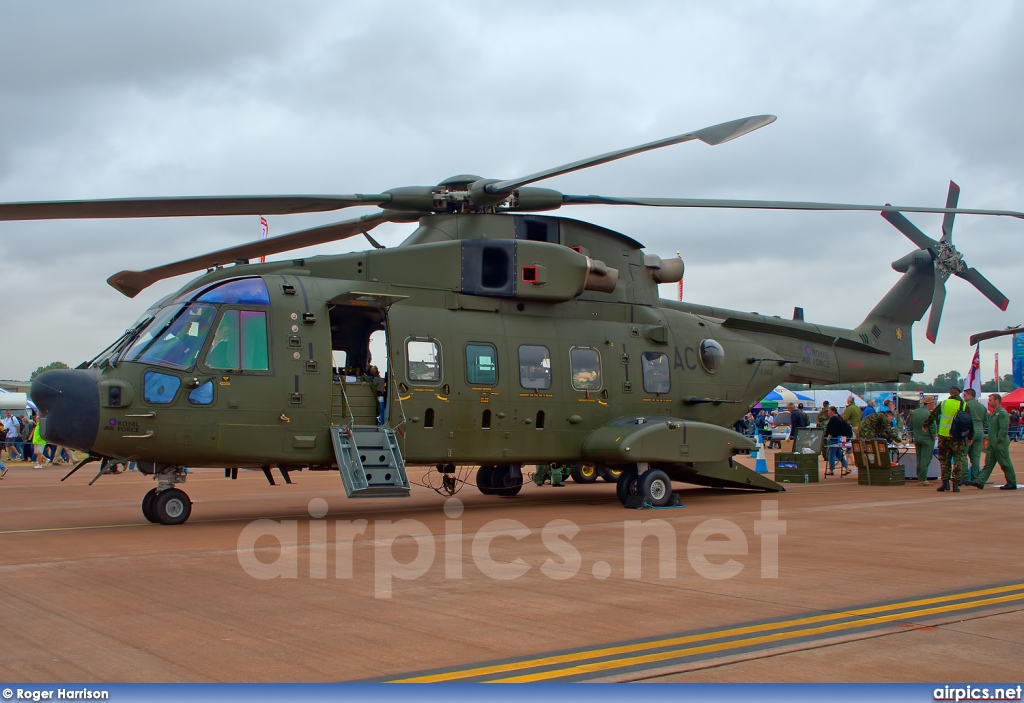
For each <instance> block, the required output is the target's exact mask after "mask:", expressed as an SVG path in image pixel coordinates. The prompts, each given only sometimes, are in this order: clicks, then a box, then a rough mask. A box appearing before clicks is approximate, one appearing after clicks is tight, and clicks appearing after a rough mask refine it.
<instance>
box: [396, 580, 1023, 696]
mask: <svg viewBox="0 0 1024 703" xmlns="http://www.w3.org/2000/svg"><path fill="white" fill-rule="evenodd" d="M1015 591H1017V592H1016V593H1015ZM970 598H974V599H975V600H968V601H966V602H963V603H953V604H951V605H937V604H941V603H949V602H950V601H959V600H963V599H970ZM1014 601H1024V583H1018V584H1012V585H1009V586H997V587H992V588H985V589H980V590H976V591H965V592H962V593H952V594H947V595H943V596H935V597H931V598H922V599H917V600H910V601H903V602H900V603H887V604H884V605H877V606H871V607H866V608H857V609H854V610H847V611H842V612H838V613H827V614H823V615H810V616H804V617H797V618H792V619H790V620H783V621H777V622H770V623H761V624H757V625H747V626H741V627H732V628H726V629H723V630H717V631H713V632H702V633H696V634H692V635H681V636H678V637H669V638H664V639H657V640H650V641H647V642H639V643H634V644H626V645H618V646H610V647H601V648H597V649H592V650H586V651H581V652H570V653H567V654H558V655H552V656H547V657H538V658H533V659H525V660H521V661H514V662H507V663H503V664H493V665H485V666H477V667H470V668H467V669H459V670H454V671H447V672H441V673H437V674H426V675H423V676H413V677H409V678H403V679H395V680H393V681H392V683H435V682H442V681H457V680H462V679H469V678H479V677H490V676H493V675H496V674H511V673H514V672H521V671H526V670H529V669H536V668H540V667H550V666H555V665H558V664H573V666H570V667H567V668H560V669H553V670H547V671H542V672H535V673H531V674H521V675H518V676H508V677H504V678H496V679H491V678H487V679H486V680H487V681H492V682H505V683H514V682H527V681H542V680H547V679H556V678H565V677H568V676H575V675H579V674H586V673H594V672H598V671H607V670H610V669H620V668H624V667H629V666H636V665H640V664H652V663H656V662H662V661H666V660H671V659H677V658H681V657H687V656H694V655H697V654H706V653H714V652H722V651H727V650H730V649H738V648H743V647H750V646H755V645H759V644H768V643H774V642H784V641H786V640H792V639H797V638H802V637H808V636H813V635H821V634H827V633H831V632H841V631H843V630H852V629H858V628H862V627H868V626H871V625H878V624H883V623H886V622H893V621H897V620H906V619H911V618H914V617H923V616H930V615H937V614H941V613H945V612H953V611H956V610H967V609H970V608H977V607H982V606H985V605H997V604H999V603H1009V602H1014ZM919 606H935V607H927V608H923V609H920V610H912V611H909V612H908V611H907V610H906V609H907V608H914V607H919ZM891 611H900V612H897V613H892V612H891ZM880 613H890V614H886V615H879V614H880ZM864 616H873V617H864ZM854 617H855V618H860V619H857V620H852V621H849V622H842V623H833V624H824V625H819V626H817V627H808V628H803V629H800V630H791V631H787V632H776V633H773V634H763V635H759V636H756V637H746V638H744V639H733V640H730V641H728V642H718V643H714V644H706V645H698V646H693V647H686V648H682V649H673V650H670V651H665V652H651V653H648V654H644V653H643V652H645V651H648V652H650V650H654V649H661V648H664V647H674V646H678V645H684V644H691V643H699V642H706V641H708V640H715V639H722V638H726V637H740V636H743V635H751V634H756V633H770V632H772V631H773V630H784V629H787V628H792V627H798V626H802V625H817V624H818V623H828V622H829V621H834V620H845V619H847V618H854ZM623 654H629V655H633V656H627V657H621V658H617V659H610V660H606V661H600V662H590V663H582V664H581V663H579V662H580V661H581V660H586V659H599V658H604V657H614V656H616V655H623Z"/></svg>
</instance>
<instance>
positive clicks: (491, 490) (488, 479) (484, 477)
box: [476, 464, 498, 496]
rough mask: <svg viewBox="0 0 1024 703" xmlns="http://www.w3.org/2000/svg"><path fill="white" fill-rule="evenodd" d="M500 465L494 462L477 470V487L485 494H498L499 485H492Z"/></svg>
mask: <svg viewBox="0 0 1024 703" xmlns="http://www.w3.org/2000/svg"><path fill="white" fill-rule="evenodd" d="M497 468H498V467H497V466H495V465H494V464H484V465H483V466H481V467H480V468H479V469H477V470H476V487H477V490H479V491H480V492H481V493H483V494H484V495H485V496H493V495H497V494H498V492H497V490H495V489H496V488H497V486H494V485H492V477H493V476H494V473H495V470H496V469H497Z"/></svg>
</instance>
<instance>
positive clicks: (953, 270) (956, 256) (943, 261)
mask: <svg viewBox="0 0 1024 703" xmlns="http://www.w3.org/2000/svg"><path fill="white" fill-rule="evenodd" d="M935 266H936V267H937V268H938V269H939V270H940V271H943V272H944V273H946V274H950V275H954V274H964V273H967V264H965V263H964V255H963V254H961V253H960V252H959V251H957V249H956V247H954V246H953V245H952V244H951V243H949V242H943V241H940V242H939V245H938V246H937V247H936V248H935Z"/></svg>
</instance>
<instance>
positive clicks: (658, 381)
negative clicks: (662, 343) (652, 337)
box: [640, 352, 672, 393]
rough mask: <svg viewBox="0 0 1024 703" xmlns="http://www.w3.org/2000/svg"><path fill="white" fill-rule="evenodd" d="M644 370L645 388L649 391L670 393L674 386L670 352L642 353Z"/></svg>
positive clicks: (641, 360) (641, 363) (641, 362)
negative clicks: (670, 369) (669, 359)
mask: <svg viewBox="0 0 1024 703" xmlns="http://www.w3.org/2000/svg"><path fill="white" fill-rule="evenodd" d="M640 365H641V366H642V367H643V372H644V390H645V391H647V392H648V393H668V392H669V390H670V389H671V387H672V381H671V378H670V375H669V366H668V354H661V353H659V352H644V353H643V354H641V355H640Z"/></svg>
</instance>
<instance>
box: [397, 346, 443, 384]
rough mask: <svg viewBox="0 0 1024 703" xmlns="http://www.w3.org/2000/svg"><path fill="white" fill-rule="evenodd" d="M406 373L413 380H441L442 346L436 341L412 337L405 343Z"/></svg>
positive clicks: (429, 381)
mask: <svg viewBox="0 0 1024 703" xmlns="http://www.w3.org/2000/svg"><path fill="white" fill-rule="evenodd" d="M405 356H406V360H407V363H408V367H407V369H406V373H407V375H408V376H409V380H410V381H413V382H427V383H437V382H438V381H440V380H441V346H440V345H439V344H438V343H437V342H434V341H429V342H428V341H425V340H422V339H410V340H409V341H408V342H406V345H405Z"/></svg>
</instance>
